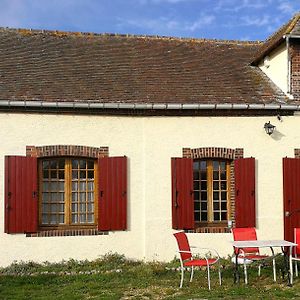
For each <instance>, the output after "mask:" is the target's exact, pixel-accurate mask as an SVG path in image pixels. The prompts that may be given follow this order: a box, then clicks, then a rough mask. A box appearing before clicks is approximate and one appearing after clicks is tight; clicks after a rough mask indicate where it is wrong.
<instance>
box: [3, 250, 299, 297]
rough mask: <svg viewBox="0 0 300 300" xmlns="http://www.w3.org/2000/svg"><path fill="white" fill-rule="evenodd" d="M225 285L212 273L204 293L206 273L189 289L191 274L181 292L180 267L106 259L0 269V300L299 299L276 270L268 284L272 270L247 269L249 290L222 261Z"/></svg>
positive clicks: (198, 273) (113, 257)
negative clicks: (234, 281)
mask: <svg viewBox="0 0 300 300" xmlns="http://www.w3.org/2000/svg"><path fill="white" fill-rule="evenodd" d="M222 263H223V271H222V278H223V284H222V286H219V284H218V273H217V270H212V272H211V277H212V290H211V291H208V289H207V278H206V272H205V271H204V270H197V271H196V272H195V277H194V280H193V282H192V283H190V282H189V280H188V276H189V272H186V277H185V282H184V286H183V288H182V289H179V280H180V273H179V272H177V271H174V270H172V267H174V266H178V265H179V261H175V260H174V261H172V262H170V263H168V264H162V263H155V262H153V263H143V262H140V261H130V260H126V259H125V258H124V257H123V256H119V255H106V256H105V257H103V258H101V259H98V260H96V261H93V262H88V261H84V262H77V261H73V260H71V261H68V262H62V263H58V264H49V263H45V264H35V263H32V262H31V263H19V264H13V265H11V266H9V267H8V268H3V269H0V299H194V300H196V299H199V300H200V299H299V298H300V278H299V279H298V278H296V279H295V282H294V286H293V287H289V286H287V281H286V278H285V280H283V279H282V277H281V275H280V274H279V273H280V271H279V270H278V277H279V278H278V281H277V282H276V283H274V282H273V281H272V268H271V266H266V267H265V268H263V269H262V275H261V277H258V276H257V268H256V267H255V266H253V267H251V268H249V284H248V285H247V286H246V285H245V284H244V283H243V282H242V280H241V282H240V283H239V284H234V283H233V266H232V265H231V264H230V263H229V262H228V261H226V260H223V262H222Z"/></svg>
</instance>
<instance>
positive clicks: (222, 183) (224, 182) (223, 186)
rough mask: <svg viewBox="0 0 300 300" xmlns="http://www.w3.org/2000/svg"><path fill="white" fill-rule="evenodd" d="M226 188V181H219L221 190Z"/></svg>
mask: <svg viewBox="0 0 300 300" xmlns="http://www.w3.org/2000/svg"><path fill="white" fill-rule="evenodd" d="M226 189H227V184H226V181H221V190H226Z"/></svg>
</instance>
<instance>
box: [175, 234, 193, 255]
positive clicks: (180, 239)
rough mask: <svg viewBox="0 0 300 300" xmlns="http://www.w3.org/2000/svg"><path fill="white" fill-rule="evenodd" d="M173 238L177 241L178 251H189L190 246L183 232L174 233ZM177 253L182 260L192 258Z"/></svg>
mask: <svg viewBox="0 0 300 300" xmlns="http://www.w3.org/2000/svg"><path fill="white" fill-rule="evenodd" d="M174 236H175V238H176V240H177V245H178V249H179V251H191V248H190V244H189V241H188V238H187V236H186V234H185V232H183V231H181V232H177V233H174ZM179 253H180V257H181V259H182V260H187V259H191V257H192V254H191V253H182V252H179Z"/></svg>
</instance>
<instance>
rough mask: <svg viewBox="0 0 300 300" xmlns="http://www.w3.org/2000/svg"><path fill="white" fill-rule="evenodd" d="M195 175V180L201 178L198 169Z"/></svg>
mask: <svg viewBox="0 0 300 300" xmlns="http://www.w3.org/2000/svg"><path fill="white" fill-rule="evenodd" d="M193 176H194V177H193V179H194V180H199V178H200V175H199V172H197V171H194V175H193Z"/></svg>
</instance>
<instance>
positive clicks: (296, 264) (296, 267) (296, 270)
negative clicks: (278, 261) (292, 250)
mask: <svg viewBox="0 0 300 300" xmlns="http://www.w3.org/2000/svg"><path fill="white" fill-rule="evenodd" d="M295 273H296V277H298V262H297V261H295Z"/></svg>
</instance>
